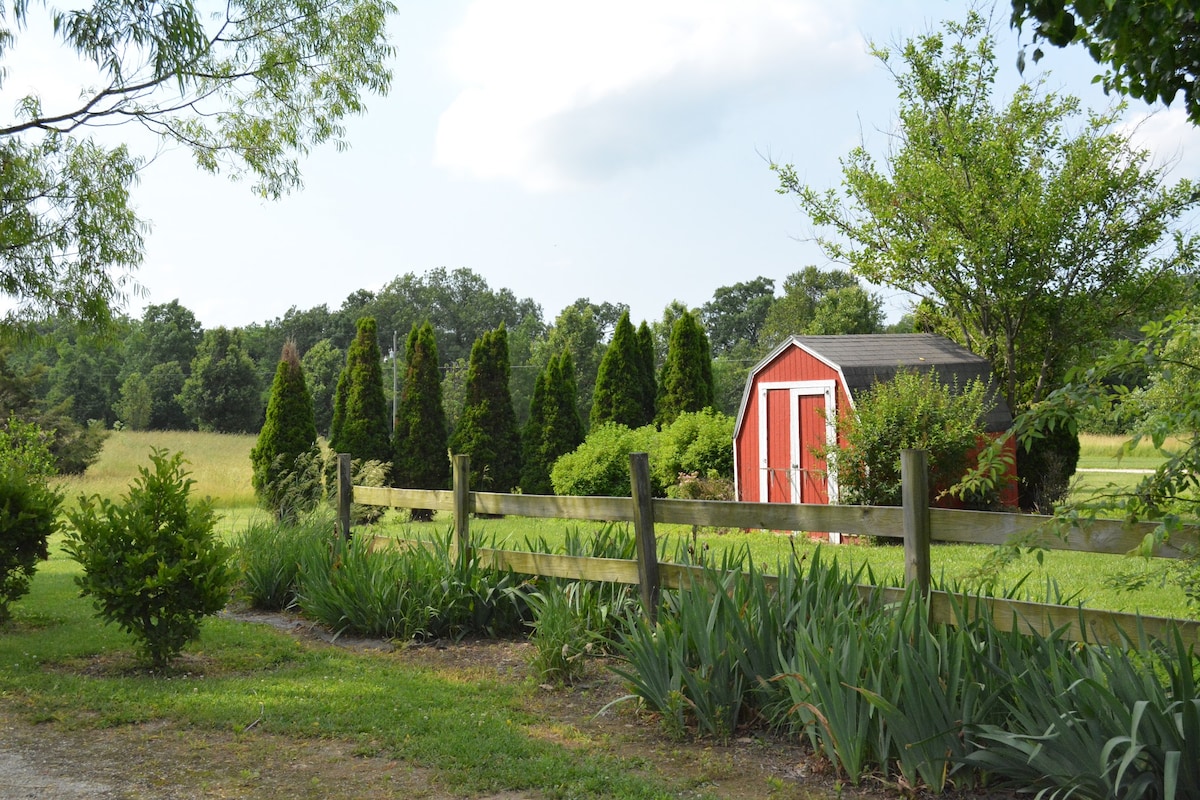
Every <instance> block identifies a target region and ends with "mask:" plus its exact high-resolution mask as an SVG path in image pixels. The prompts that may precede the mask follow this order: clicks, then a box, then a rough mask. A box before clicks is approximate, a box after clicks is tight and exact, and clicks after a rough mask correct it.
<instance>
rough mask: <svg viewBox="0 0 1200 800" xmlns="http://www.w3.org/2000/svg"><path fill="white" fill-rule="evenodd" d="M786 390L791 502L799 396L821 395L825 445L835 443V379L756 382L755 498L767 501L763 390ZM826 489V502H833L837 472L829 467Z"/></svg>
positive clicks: (796, 483)
mask: <svg viewBox="0 0 1200 800" xmlns="http://www.w3.org/2000/svg"><path fill="white" fill-rule="evenodd" d="M772 391H787V393H788V428H789V430H788V440H789V446H790V453H789V454H788V463H789V464H790V469H789V470H788V483H789V484H790V486H791V492H792V502H794V503H798V502H800V463H801V462H800V459H801V455H802V453H801V452H800V412H799V402H798V401H799V399H800V398H801V397H811V396H814V395H821V396H823V397H824V398H825V445H826V447H828V448H829V449H830V450H832V449H833V448H835V447H837V381H834V380H823V381H780V382H774V383H766V382H764V383H760V384H758V454H759V458H758V464H759V472H758V499H759V502H760V503H766V502H768V498H769V497H770V480H769V478H770V473H769V467H768V465H767V426H768V417H767V392H772ZM827 475H828V480H827V486H826V492H827V494H828V495H829V502H831V503H836V502H837V496H838V489H837V475H836V474H835V473H834V471H833V470H829V471H828V473H827Z"/></svg>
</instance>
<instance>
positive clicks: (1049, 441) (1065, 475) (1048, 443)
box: [1017, 425, 1079, 514]
mask: <svg viewBox="0 0 1200 800" xmlns="http://www.w3.org/2000/svg"><path fill="white" fill-rule="evenodd" d="M1078 463H1079V434H1078V433H1077V432H1076V431H1073V430H1071V429H1070V427H1068V426H1066V425H1060V426H1058V427H1057V428H1055V429H1054V430H1052V431H1046V432H1045V435H1043V436H1040V437H1038V438H1036V439H1029V440H1026V441H1025V442H1022V443H1021V444H1020V445H1019V448H1018V451H1017V494H1018V501H1019V503H1020V506H1021V508H1022V509H1025V510H1029V511H1034V512H1036V513H1040V514H1052V513H1054V508H1055V506H1057V505H1058V504H1059V503H1061V502H1062V501H1063V500H1065V499H1067V495H1068V493H1069V492H1070V490H1071V477H1072V476H1073V475H1074V474H1075V467H1076V466H1077V465H1078Z"/></svg>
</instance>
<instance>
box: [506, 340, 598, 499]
mask: <svg viewBox="0 0 1200 800" xmlns="http://www.w3.org/2000/svg"><path fill="white" fill-rule="evenodd" d="M583 438H584V434H583V423H582V422H580V421H579V410H578V405H577V404H576V390H575V364H574V361H573V360H572V359H571V351H570V350H564V351H563V353H562V355H561V356H551V357H550V361H549V363H548V364H547V365H546V369H545V370H544V371H543V372H542V374H541V375H539V376H538V381H537V384H536V385H535V386H534V392H533V399H532V401H531V402H530V406H529V421H528V422H527V423H526V425H525V430H524V432H523V433H522V435H521V445H522V447H523V448H524V453H523V458H522V461H521V490H522V491H523V492H525V493H527V494H553V492H554V488H553V484H551V482H550V470H551V468H552V467H553V466H554V462H555V461H557V460H558V459H559V458H561V457H562V456H563V455H565V454H567V453H569V452H571V451H572V450H574V449H575V448H576V447H578V446H579V445H580V444H581V443H582V442H583Z"/></svg>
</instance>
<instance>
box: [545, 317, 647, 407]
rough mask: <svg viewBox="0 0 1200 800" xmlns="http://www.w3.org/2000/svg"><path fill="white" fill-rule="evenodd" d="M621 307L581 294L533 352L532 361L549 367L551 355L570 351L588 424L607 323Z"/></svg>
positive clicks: (612, 322) (580, 404)
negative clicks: (594, 300)
mask: <svg viewBox="0 0 1200 800" xmlns="http://www.w3.org/2000/svg"><path fill="white" fill-rule="evenodd" d="M619 309H620V310H618V307H617V306H611V305H610V304H608V303H604V304H601V305H597V304H595V303H592V302H591V301H589V300H588V299H587V298H586V297H581V298H579V299H578V300H576V301H575V302H574V303H572V304H571V305H569V306H567V307H566V308H564V309H563V310H562V311H561V312H560V313H559V315H558V317H556V318H555V320H554V324H553V325H552V326H551V327H550V329H549V330H548V331H547V333H546V337H545V339H543V340H542V341H540V342H537V343H536V344H535V346H534V348H533V352H532V353H531V357H530V365H531V366H534V367H540V368H541V369H545V366H546V364H547V363H549V361H550V357H551V356H554V355H558V354H560V353H563V352H566V351H570V353H571V357H572V359H574V366H575V376H574V381H575V388H576V391H577V393H578V394H577V397H576V408H577V409H578V416H579V419H581V420H583V422H584V423H585V424H586V423H587V421H588V420H589V419H591V413H592V397H593V395H594V394H595V387H596V377H597V374H598V372H599V368H600V360H601V359H602V358H603V357H604V344H603V341H604V332H605V327H606V325H615V324H616V321H617V319H618V318H619V316H620V313H621V311H622V310H624V306H621V307H619ZM614 312H615V313H614ZM610 317H611V319H610Z"/></svg>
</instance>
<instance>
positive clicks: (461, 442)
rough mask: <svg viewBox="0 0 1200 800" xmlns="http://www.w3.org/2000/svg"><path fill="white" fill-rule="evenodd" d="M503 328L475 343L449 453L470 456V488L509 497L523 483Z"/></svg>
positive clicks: (506, 341) (519, 442)
mask: <svg viewBox="0 0 1200 800" xmlns="http://www.w3.org/2000/svg"><path fill="white" fill-rule="evenodd" d="M508 380H509V365H508V333H507V332H506V330H505V328H504V323H501V324H500V327H499V328H497V329H496V330H493V331H488V332H487V333H484V334H483V335H482V336H480V337H479V338H478V339H476V340H475V344H474V345H472V347H471V360H470V362H469V363H468V365H467V386H466V398H465V402H464V404H463V410H462V415H461V416H460V417H459V420H458V427H457V428H455V430H454V435H453V436H452V437H451V439H450V449H451V451H452V452H454V453H456V454H458V453H461V454H466V455H469V456H470V457H471V486H472V488H476V489H479V490H482V491H501V492H507V491H509V490H510V489H512V488H513V487H515V486H518V485H520V482H521V435H520V431H518V430H517V415H516V414H515V413H514V412H513V405H512V395H511V394H510V392H509V388H508Z"/></svg>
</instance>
